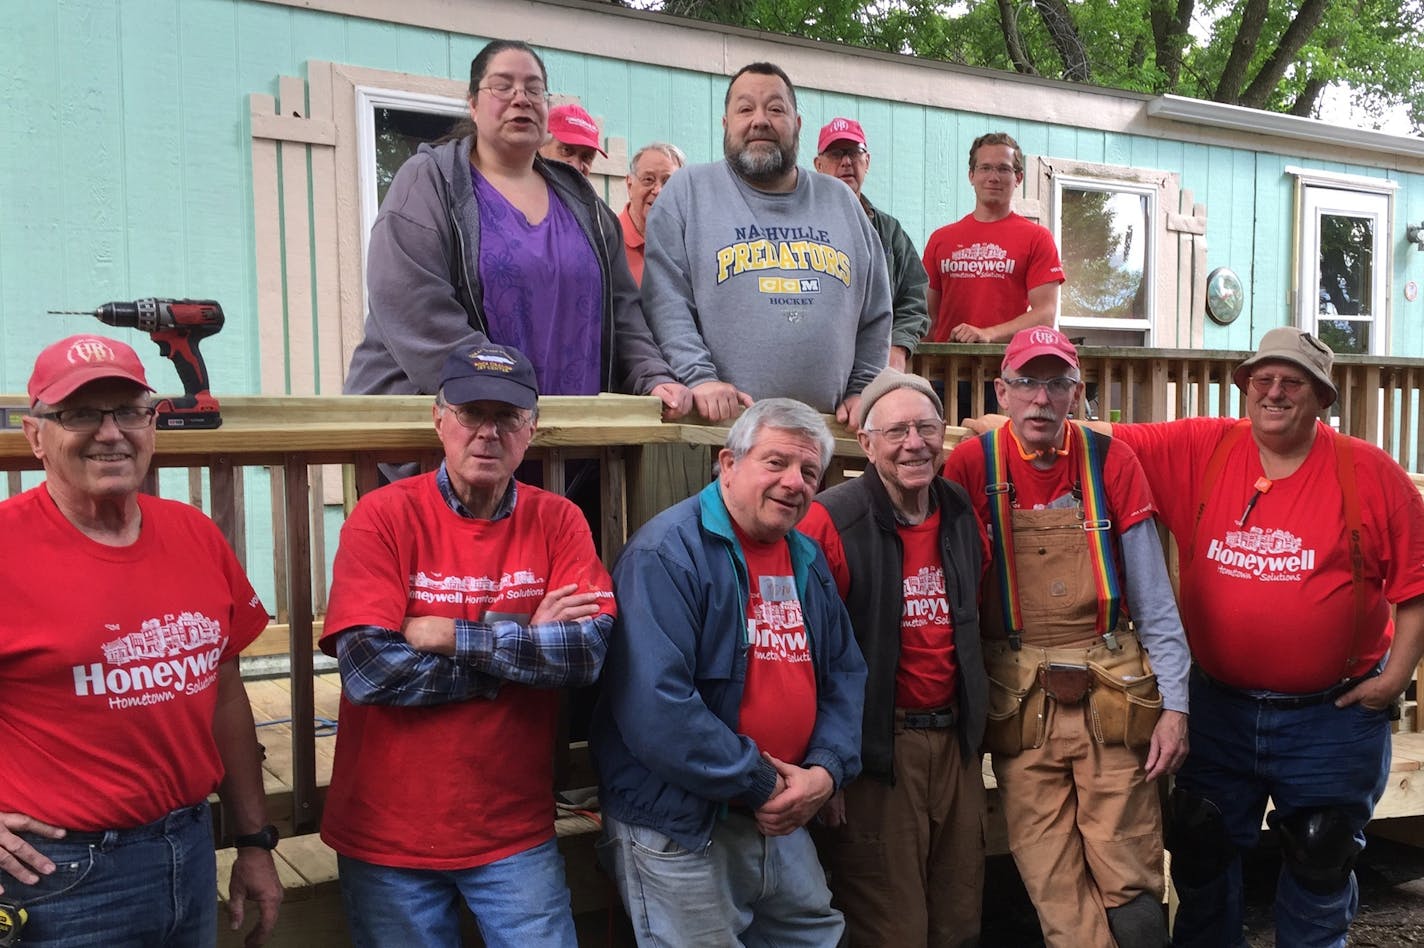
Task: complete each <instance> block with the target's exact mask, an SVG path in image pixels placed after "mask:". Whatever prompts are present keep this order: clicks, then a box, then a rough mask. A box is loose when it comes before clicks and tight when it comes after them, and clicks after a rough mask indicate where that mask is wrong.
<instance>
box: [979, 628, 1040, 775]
mask: <svg viewBox="0 0 1424 948" xmlns="http://www.w3.org/2000/svg"><path fill="white" fill-rule="evenodd" d="M1042 654H1043V653H1042V652H1041V651H1040V650H1034V651H1033V652H1032V653H1031V656H1032V658H1031V657H1030V656H1029V655H1025V654H1024V653H1023V652H1022V651H1016V650H1014V649H1011V648H1009V646H1008V643H1007V642H999V641H988V642H985V643H984V660H985V664H986V666H987V668H988V672H989V715H988V721H987V723H986V725H985V729H984V749H985V750H987V751H988V752H989V753H991V754H997V755H999V756H1001V757H1013V756H1015V755H1017V754H1019V753H1021V752H1022V751H1023V749H1024V748H1026V747H1038V746H1039V745H1041V744H1042V743H1043V737H1044V733H1043V731H1044V720H1045V719H1044V710H1045V709H1044V694H1043V687H1042V685H1041V684H1040V683H1039V674H1038V670H1039V668H1040V667H1041V666H1040V665H1039V663H1038V662H1037V660H1036V659H1037V658H1039V657H1041V656H1042Z"/></svg>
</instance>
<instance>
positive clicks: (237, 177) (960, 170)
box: [0, 0, 1424, 393]
mask: <svg viewBox="0 0 1424 948" xmlns="http://www.w3.org/2000/svg"><path fill="white" fill-rule="evenodd" d="M11 6H12V9H10V10H8V11H7V15H6V17H7V24H6V26H7V28H6V30H5V31H4V36H3V39H0V53H3V57H0V62H3V63H4V65H3V66H0V121H3V128H4V129H5V130H6V132H7V134H6V135H4V136H3V139H0V391H11V392H15V391H20V390H22V389H23V387H24V383H25V380H26V378H27V376H28V372H29V368H30V365H31V362H32V360H33V357H34V355H35V353H36V352H37V351H38V349H39V348H40V347H41V346H42V345H43V344H45V343H47V342H49V341H51V340H53V339H55V338H58V337H59V336H60V335H62V334H64V333H69V332H78V331H83V330H89V329H95V328H98V327H97V326H96V325H95V324H94V323H93V321H91V320H87V319H85V318H82V317H70V318H59V317H46V316H43V315H42V314H43V312H44V311H45V310H46V309H49V308H88V307H91V306H94V305H96V304H98V303H100V302H103V301H105V300H108V299H120V298H130V297H134V296H141V295H190V296H207V297H213V298H216V299H218V300H220V301H221V302H222V303H223V305H224V306H225V308H226V309H227V311H228V315H229V322H228V325H227V327H226V329H225V330H224V331H223V333H222V334H220V335H219V336H217V337H216V338H214V339H212V340H210V341H209V342H208V343H207V344H206V350H205V354H206V355H207V356H208V360H209V364H210V368H211V371H212V374H213V376H214V378H215V379H216V380H217V386H218V388H219V389H220V390H222V391H228V392H234V393H246V392H253V391H256V390H257V388H258V378H259V366H258V364H257V352H258V344H257V329H256V325H255V320H254V319H253V316H252V314H253V312H254V309H255V298H256V291H255V288H254V283H255V278H254V259H253V248H252V242H253V237H252V194H251V168H250V139H249V129H248V123H247V117H246V116H247V96H248V94H249V93H253V92H263V93H275V92H276V88H277V78H278V77H279V76H281V75H302V74H303V70H304V63H306V62H307V61H308V60H314V59H321V60H332V61H337V62H344V63H351V64H355V65H360V66H367V67H372V68H377V69H386V70H395V71H401V72H409V73H417V74H423V75H434V76H442V77H447V78H453V79H461V80H462V79H464V78H465V77H466V76H467V75H468V69H469V61H470V58H471V57H472V56H473V55H474V53H475V52H476V51H477V50H478V49H479V48H480V46H481V45H482V44H483V42H484V38H482V37H471V36H463V35H456V34H451V33H445V32H441V31H436V30H426V29H416V28H411V27H405V26H398V25H393V24H387V23H379V22H374V21H369V20H360V19H354V18H343V17H340V16H336V15H331V14H326V13H320V12H313V11H309V10H300V9H295V8H291V7H283V6H274V5H269V4H263V3H255V2H251V0H122V2H119V0H56V2H51V3H25V4H13V5H11ZM546 61H547V64H548V67H549V71H550V80H551V86H552V88H553V89H554V90H555V91H556V92H561V93H569V94H574V95H578V96H580V97H581V98H582V100H583V101H584V103H585V105H586V106H587V107H588V108H589V109H590V111H592V112H593V113H594V114H596V115H601V116H603V117H604V119H605V123H606V126H607V131H609V132H611V133H612V134H615V135H619V136H622V137H624V138H625V139H626V140H627V142H628V144H629V147H630V149H635V148H637V147H638V146H639V145H641V144H643V143H645V142H647V141H649V140H653V139H664V140H669V141H673V142H675V143H677V144H679V145H681V146H682V147H683V148H684V149H685V150H686V151H687V152H688V154H689V155H690V156H691V158H692V159H693V160H695V161H706V160H710V159H712V158H713V157H715V156H716V155H718V154H719V153H720V150H721V127H720V118H721V112H722V96H723V93H724V91H725V87H726V80H725V79H724V78H722V77H720V76H709V75H705V74H699V73H694V72H690V71H681V70H673V69H664V68H656V67H649V66H646V65H642V64H638V63H628V62H623V61H620V60H615V59H609V58H604V57H598V56H592V55H585V54H578V53H570V52H565V51H558V50H550V51H548V52H547V53H546ZM793 78H797V79H800V80H801V81H802V82H804V83H809V82H811V81H812V80H811V79H810V77H804V76H802V77H793ZM945 81H947V82H953V81H954V80H953V78H952V77H947V78H946V80H945ZM800 106H801V113H802V116H803V121H804V127H803V134H802V139H801V158H802V163H803V164H809V161H810V158H811V152H812V151H813V150H814V147H815V134H816V130H817V129H818V128H819V127H820V125H821V124H822V123H824V122H825V121H827V120H828V119H829V118H831V117H832V116H834V115H847V116H850V117H853V118H857V119H859V120H860V121H861V122H862V123H863V124H864V125H865V127H866V129H867V132H868V134H869V135H870V138H871V145H872V152H873V163H872V167H871V171H870V178H869V180H868V183H867V194H868V195H869V196H870V198H871V199H872V200H873V201H875V202H876V203H877V204H879V205H881V206H883V207H885V208H886V209H887V210H889V211H890V212H891V213H893V214H895V215H896V216H897V217H899V218H900V220H901V221H902V222H903V224H904V225H905V227H906V230H907V231H908V232H909V233H910V234H911V236H912V237H913V238H914V239H915V240H916V241H917V242H918V243H920V244H921V245H922V244H923V241H924V239H925V237H926V236H927V235H928V234H929V233H930V232H931V231H932V230H933V229H934V228H935V227H937V226H940V225H941V224H944V223H946V222H948V221H951V220H954V219H956V218H958V217H960V216H962V215H963V214H965V213H967V211H968V210H969V209H970V207H971V193H970V191H969V188H968V185H967V182H966V180H965V173H964V169H965V163H966V152H967V149H968V146H969V143H970V141H972V139H973V138H974V137H975V136H976V135H978V134H980V133H982V132H984V131H987V130H992V129H1004V130H1007V131H1010V132H1011V133H1013V134H1014V135H1015V136H1016V137H1018V139H1019V140H1020V142H1021V143H1022V144H1023V146H1024V148H1025V150H1026V151H1027V152H1028V153H1029V154H1031V155H1047V156H1052V157H1060V158H1076V159H1080V160H1086V161H1094V162H1102V163H1107V164H1124V165H1133V166H1138V167H1149V168H1158V169H1163V170H1169V171H1176V172H1178V173H1179V174H1180V175H1181V180H1182V186H1183V188H1185V189H1189V190H1191V191H1192V192H1193V193H1194V195H1195V196H1196V199H1197V200H1198V201H1201V202H1204V203H1205V204H1206V205H1207V214H1208V248H1209V249H1208V262H1209V265H1210V266H1212V267H1215V266H1223V265H1229V266H1232V267H1234V268H1235V269H1236V270H1237V271H1238V272H1239V273H1241V274H1242V275H1243V276H1246V277H1247V278H1248V283H1249V286H1250V289H1251V292H1252V296H1251V301H1250V304H1249V309H1248V312H1247V317H1246V318H1244V319H1241V320H1238V321H1237V322H1236V323H1235V324H1234V325H1233V326H1231V327H1228V328H1220V327H1216V326H1214V325H1213V326H1209V327H1208V329H1207V340H1206V342H1207V345H1208V346H1210V347H1213V348H1217V347H1220V348H1248V347H1249V346H1251V345H1252V344H1253V342H1254V341H1255V340H1257V339H1259V337H1260V335H1261V334H1262V333H1263V332H1264V331H1265V330H1266V329H1267V328H1269V327H1270V326H1272V325H1277V324H1279V323H1281V322H1283V321H1285V320H1286V319H1287V310H1286V306H1287V292H1288V289H1289V286H1290V267H1291V257H1292V254H1291V228H1292V217H1293V191H1292V180H1291V178H1290V176H1289V175H1287V174H1285V173H1284V171H1283V169H1284V167H1285V166H1286V165H1287V164H1302V165H1307V166H1314V167H1321V168H1326V169H1328V170H1332V171H1342V172H1349V173H1353V174H1364V175H1371V174H1373V175H1382V174H1383V173H1382V172H1378V171H1374V170H1372V169H1370V168H1367V167H1360V166H1354V165H1328V164H1322V163H1318V162H1308V161H1300V160H1297V159H1293V158H1290V157H1288V156H1280V155H1275V154H1271V153H1269V152H1256V151H1252V150H1248V149H1244V148H1224V147H1216V146H1204V145H1199V144H1187V143H1182V142H1176V141H1166V140H1159V139H1153V138H1147V137H1142V136H1136V135H1126V134H1115V133H1105V132H1101V131H1093V130H1084V129H1078V128H1073V127H1070V126H1066V125H1045V124H1041V123H1033V122H1026V121H1021V120H1017V119H1014V118H1013V117H1010V116H994V115H984V114H975V113H972V112H956V111H949V110H939V109H930V108H926V107H922V106H919V105H915V104H913V103H905V102H887V101H881V100H875V99H869V98H863V97H857V96H850V95H844V94H837V93H828V92H823V91H820V90H816V89H813V88H809V85H808V87H807V88H805V89H803V90H802V94H801V102H800ZM1395 177H1399V178H1400V179H1401V188H1400V192H1399V196H1398V199H1397V203H1396V222H1395V226H1394V228H1393V230H1395V231H1398V234H1397V235H1392V237H1393V238H1394V239H1395V241H1396V243H1395V258H1394V272H1393V278H1394V279H1393V294H1394V299H1393V302H1394V308H1395V323H1394V337H1393V338H1394V344H1393V354H1395V355H1421V354H1424V319H1421V315H1420V314H1421V311H1424V301H1421V302H1416V303H1414V304H1407V303H1405V301H1404V298H1403V285H1404V283H1405V282H1406V281H1407V280H1410V279H1413V280H1416V281H1419V282H1424V253H1421V252H1420V251H1417V250H1414V249H1412V248H1410V247H1409V246H1408V245H1407V244H1406V243H1405V242H1404V240H1403V229H1404V224H1405V222H1407V221H1415V222H1419V221H1421V220H1424V176H1420V175H1403V176H1399V175H1395ZM116 334H118V335H122V333H116ZM128 335H129V336H130V337H132V336H134V334H132V333H130V334H128ZM132 341H134V343H135V345H136V346H137V348H138V349H139V350H140V352H141V353H142V355H143V357H144V359H145V362H146V363H147V364H148V366H149V368H150V371H151V373H152V374H153V376H154V381H155V384H157V385H158V386H159V387H160V388H164V389H169V388H174V387H176V386H177V384H178V383H177V378H176V376H175V375H174V373H173V372H172V369H171V368H170V367H169V366H168V365H167V364H166V363H165V362H163V361H162V360H160V359H159V358H158V357H157V354H156V352H155V351H154V350H153V347H152V346H151V344H149V343H148V342H147V341H146V340H143V339H141V338H134V339H133V340H132Z"/></svg>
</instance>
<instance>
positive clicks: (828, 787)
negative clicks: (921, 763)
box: [590, 398, 865, 948]
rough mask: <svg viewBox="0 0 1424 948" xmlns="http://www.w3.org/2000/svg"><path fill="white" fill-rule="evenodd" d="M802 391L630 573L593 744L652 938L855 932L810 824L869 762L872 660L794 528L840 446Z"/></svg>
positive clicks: (720, 940) (733, 444)
mask: <svg viewBox="0 0 1424 948" xmlns="http://www.w3.org/2000/svg"><path fill="white" fill-rule="evenodd" d="M833 444H834V443H833V441H832V439H831V433H830V431H829V430H827V428H826V423H825V421H824V420H823V419H822V418H821V416H820V414H818V413H817V412H816V411H815V410H813V409H811V408H810V407H808V406H806V405H804V404H801V403H799V402H795V401H792V400H790V399H784V398H772V399H765V400H763V401H760V402H757V403H756V404H755V405H754V406H752V407H751V408H750V409H748V410H747V411H746V412H745V413H744V414H743V415H742V416H741V417H740V418H738V419H737V421H736V423H735V424H734V425H732V428H731V431H730V432H728V434H727V446H726V447H725V448H723V449H722V451H721V453H720V454H719V455H718V478H717V480H716V481H715V482H713V483H712V484H710V485H708V486H707V487H706V488H705V489H703V490H702V492H701V493H700V494H698V495H697V496H695V497H690V498H688V499H687V500H684V501H683V502H681V503H679V504H677V505H676V506H673V507H671V508H669V509H668V510H665V511H663V512H662V513H661V514H659V515H658V516H656V517H654V518H653V519H652V520H650V521H649V522H648V523H647V525H645V526H644V527H643V528H642V529H641V530H639V531H638V532H637V534H636V535H634V537H633V538H632V540H630V541H629V543H628V547H627V549H625V550H624V551H623V555H622V556H621V557H619V559H618V563H617V565H616V566H615V567H614V569H613V573H614V583H615V586H616V588H617V590H618V612H619V620H618V624H617V627H616V629H615V634H614V637H613V645H612V648H611V650H610V652H609V656H608V667H607V670H606V672H605V675H604V688H603V694H602V697H601V698H600V700H599V705H598V709H597V711H596V712H595V715H594V725H593V731H592V734H591V738H590V747H591V750H592V751H593V755H594V760H595V762H596V763H597V765H598V773H599V794H600V798H601V800H602V803H603V808H604V821H603V826H604V841H603V842H602V843H601V844H600V851H601V853H602V855H603V857H604V859H605V862H606V864H607V866H608V869H609V871H610V873H611V874H612V876H613V878H614V881H615V882H616V883H617V885H618V890H619V892H620V894H621V895H622V897H623V903H624V905H625V906H626V907H627V909H628V914H629V917H630V918H631V919H632V921H633V928H634V932H635V934H636V935H637V938H638V943H639V944H640V945H645V946H647V945H736V944H745V945H785V946H803V945H804V946H806V948H812V946H816V948H823V946H826V945H834V944H836V942H837V940H838V939H839V937H840V935H841V932H842V929H843V922H842V918H841V913H840V912H838V911H836V910H835V909H833V908H832V907H831V898H830V893H829V892H828V891H827V889H826V878H825V873H824V872H823V871H822V870H821V867H820V864H819V863H818V862H817V861H816V850H815V847H814V845H813V844H812V843H811V839H810V836H809V835H808V834H807V832H806V830H805V828H804V827H805V824H806V823H807V821H809V820H810V819H811V818H812V817H814V816H815V815H816V813H817V811H819V810H820V809H821V807H822V805H823V804H825V802H826V801H827V800H828V799H829V798H830V797H831V794H832V793H834V792H835V791H836V789H838V788H839V787H841V786H843V785H844V784H845V782H846V781H848V780H850V779H851V778H852V777H854V776H855V775H856V773H857V772H858V771H859V770H860V718H861V702H862V699H863V694H864V688H865V663H864V661H863V659H862V658H861V655H860V650H859V649H858V648H857V647H856V644H855V638H854V636H853V635H852V634H851V629H850V621H849V619H848V618H847V616H846V612H845V607H844V606H842V605H841V601H840V598H839V597H838V596H837V595H836V590H835V586H834V584H833V581H832V579H831V576H830V573H829V571H828V569H827V566H826V560H825V557H824V556H822V555H821V552H820V550H819V549H818V548H817V546H816V544H815V543H813V542H812V541H811V540H810V539H808V538H807V537H806V536H804V535H803V534H801V533H798V532H797V531H796V530H795V529H794V528H795V526H796V524H797V523H798V522H799V521H800V520H801V517H802V516H803V515H804V514H805V512H806V508H807V506H808V505H809V504H810V503H811V497H812V495H813V494H814V493H815V491H816V485H817V484H818V483H819V482H820V479H821V474H822V472H823V471H824V470H825V468H826V464H827V462H828V461H829V460H830V456H831V451H832V448H833Z"/></svg>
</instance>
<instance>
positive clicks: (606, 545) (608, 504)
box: [600, 448, 638, 569]
mask: <svg viewBox="0 0 1424 948" xmlns="http://www.w3.org/2000/svg"><path fill="white" fill-rule="evenodd" d="M631 450H634V451H636V450H638V449H637V448H633V449H631ZM625 454H626V450H625V449H624V448H604V449H603V460H602V477H601V478H600V480H601V484H600V489H601V490H602V492H603V502H602V504H601V506H602V508H603V524H602V529H603V562H604V563H605V564H607V566H608V567H609V568H610V569H611V568H612V567H613V562H614V561H615V560H616V559H618V554H619V553H622V552H623V547H624V545H625V544H626V543H627V542H628V490H627V485H628V467H627V464H626V463H625V462H624V456H625Z"/></svg>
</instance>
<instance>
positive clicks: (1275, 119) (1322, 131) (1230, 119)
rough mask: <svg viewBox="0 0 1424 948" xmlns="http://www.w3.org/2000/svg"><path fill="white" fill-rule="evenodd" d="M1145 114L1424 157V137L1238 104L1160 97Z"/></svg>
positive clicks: (1182, 97) (1319, 142) (1325, 143)
mask: <svg viewBox="0 0 1424 948" xmlns="http://www.w3.org/2000/svg"><path fill="white" fill-rule="evenodd" d="M1147 114H1148V115H1152V116H1156V117H1158V118H1166V119H1173V120H1175V121H1178V122H1191V123H1193V124H1196V125H1209V126H1211V127H1213V128H1229V129H1232V130H1235V131H1241V132H1254V133H1256V134H1265V135H1277V136H1279V137H1281V138H1291V139H1295V140H1297V141H1305V142H1315V143H1317V144H1321V145H1332V146H1335V147H1340V146H1349V147H1354V148H1363V149H1368V150H1370V151H1382V152H1388V153H1390V154H1394V155H1407V156H1409V157H1411V158H1424V138H1418V137H1416V136H1413V135H1392V134H1390V133H1389V132H1376V131H1372V130H1370V129H1363V128H1349V127H1346V126H1343V125H1332V124H1330V123H1329V122H1322V121H1320V120H1319V119H1310V118H1301V117H1300V116H1298V115H1283V114H1281V113H1279V112H1263V111H1261V110H1259V109H1248V108H1245V107H1244V106H1240V105H1226V104H1224V103H1221V102H1208V101H1205V100H1203V99H1189V98H1186V97H1184V96H1178V95H1163V96H1158V97H1157V98H1155V99H1152V100H1151V101H1150V102H1148V103H1147Z"/></svg>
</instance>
